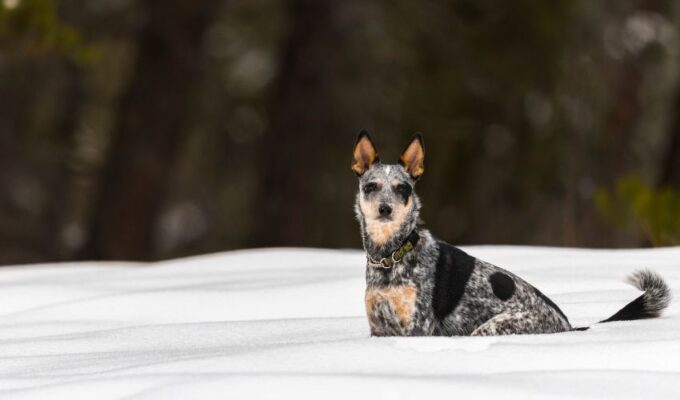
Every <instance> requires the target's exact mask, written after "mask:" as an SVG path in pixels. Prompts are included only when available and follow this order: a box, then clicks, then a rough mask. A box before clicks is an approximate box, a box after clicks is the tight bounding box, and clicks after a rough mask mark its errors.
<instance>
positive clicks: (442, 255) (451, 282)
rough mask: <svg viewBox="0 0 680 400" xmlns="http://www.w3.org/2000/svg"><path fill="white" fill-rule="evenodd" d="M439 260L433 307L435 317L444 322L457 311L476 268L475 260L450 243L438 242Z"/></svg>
mask: <svg viewBox="0 0 680 400" xmlns="http://www.w3.org/2000/svg"><path fill="white" fill-rule="evenodd" d="M437 245H438V247H439V258H438V259H437V269H436V272H435V278H434V292H433V294H432V307H433V309H434V315H435V317H437V318H438V319H440V320H442V319H444V318H445V317H446V316H447V315H449V314H451V313H452V312H453V310H455V309H456V306H458V303H459V302H460V299H461V297H463V292H464V291H465V285H466V284H467V282H468V280H469V279H470V275H471V274H472V270H473V269H474V267H475V259H474V257H471V256H470V255H468V254H467V253H465V252H464V251H462V250H460V249H458V248H455V247H453V246H451V245H450V244H448V243H444V242H437Z"/></svg>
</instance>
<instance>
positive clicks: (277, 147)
mask: <svg viewBox="0 0 680 400" xmlns="http://www.w3.org/2000/svg"><path fill="white" fill-rule="evenodd" d="M286 4H287V9H288V16H289V19H290V22H289V26H290V28H289V32H288V33H287V34H286V37H285V39H284V42H283V47H282V50H281V56H280V64H279V69H278V74H277V78H276V81H275V83H274V86H273V94H272V96H271V99H270V113H269V114H270V115H269V118H270V119H269V129H268V132H267V134H266V135H265V136H264V138H263V140H262V144H261V146H262V147H261V148H262V150H261V156H260V161H259V165H258V167H259V173H260V184H259V190H258V193H257V195H256V198H255V199H256V200H255V204H254V207H253V210H252V213H253V220H254V222H255V224H254V226H253V232H252V240H251V244H252V245H256V246H286V245H301V244H303V243H305V242H306V243H309V242H313V241H315V240H314V239H313V234H314V233H315V232H316V230H315V229H314V228H315V226H316V225H317V221H314V220H313V219H310V216H309V215H310V214H309V213H310V212H311V211H313V212H317V213H324V212H331V213H332V212H334V211H331V210H322V209H318V208H317V207H318V206H319V204H318V196H319V185H320V184H321V182H320V180H321V179H322V178H321V177H320V173H319V172H320V164H321V156H322V153H323V151H322V149H323V148H324V147H326V145H327V143H328V142H327V141H328V140H329V139H331V138H332V137H333V136H336V137H337V136H338V135H341V134H342V130H341V129H340V128H341V127H342V124H341V123H340V122H341V121H342V119H343V115H341V114H340V107H339V106H338V89H337V86H338V84H339V81H341V78H340V77H339V74H340V73H339V64H341V62H342V59H343V58H346V57H347V55H346V54H345V52H346V51H347V41H348V35H349V34H350V28H351V25H350V24H349V23H348V21H347V18H346V15H345V13H346V8H347V7H348V6H350V5H356V3H354V2H347V1H344V0H288V1H287V3H286ZM347 137H348V138H349V137H351V134H350V135H348V136H347ZM338 150H339V149H338ZM310 233H311V234H310Z"/></svg>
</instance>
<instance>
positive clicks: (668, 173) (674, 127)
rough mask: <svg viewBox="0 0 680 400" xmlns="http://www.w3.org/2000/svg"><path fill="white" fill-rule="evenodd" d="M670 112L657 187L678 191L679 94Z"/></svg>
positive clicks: (679, 149)
mask: <svg viewBox="0 0 680 400" xmlns="http://www.w3.org/2000/svg"><path fill="white" fill-rule="evenodd" d="M671 112H672V115H673V119H672V121H671V125H670V128H669V132H668V147H667V150H666V154H665V157H664V158H663V164H662V165H661V174H660V177H659V181H658V186H659V187H664V186H668V187H672V188H674V189H675V190H680V92H679V93H678V94H676V99H675V102H674V104H673V109H672V111H671Z"/></svg>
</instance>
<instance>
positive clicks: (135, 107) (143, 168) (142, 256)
mask: <svg viewBox="0 0 680 400" xmlns="http://www.w3.org/2000/svg"><path fill="white" fill-rule="evenodd" d="M218 4H219V1H218V0H163V1H162V0H146V1H143V2H142V3H141V6H142V10H143V12H144V13H145V17H146V20H145V21H144V23H143V25H142V27H141V30H140V32H139V37H138V49H137V59H136V61H135V64H134V68H133V72H132V77H131V80H130V82H129V85H128V87H127V90H126V91H125V92H124V94H123V97H122V99H121V101H120V104H119V106H118V112H117V117H116V121H115V123H114V129H113V132H112V140H111V145H110V150H109V154H108V159H107V164H106V165H105V166H104V169H103V173H102V176H101V179H100V180H99V183H98V184H99V185H100V187H99V189H98V194H97V198H96V199H95V202H94V207H93V210H92V218H91V221H90V227H89V228H90V231H89V238H88V243H87V244H86V246H85V248H84V251H83V254H82V256H83V258H88V259H120V260H149V259H151V258H153V255H154V242H153V232H154V228H155V226H156V221H157V219H158V214H159V209H160V206H161V205H162V201H163V200H164V196H165V193H166V191H167V189H168V187H169V185H170V184H171V177H172V172H173V166H174V164H175V162H176V159H177V155H178V152H179V150H180V148H181V144H182V143H183V139H184V137H185V136H186V128H187V122H188V120H189V119H190V118H191V116H192V115H193V114H192V113H193V109H192V103H191V102H190V99H191V97H192V91H194V90H195V89H196V88H197V83H198V81H199V76H200V71H201V64H202V62H203V61H204V60H203V58H204V57H203V52H202V37H203V34H204V32H205V30H206V28H207V27H208V26H209V25H210V22H211V21H212V18H213V17H214V15H215V11H216V7H217V5H218Z"/></svg>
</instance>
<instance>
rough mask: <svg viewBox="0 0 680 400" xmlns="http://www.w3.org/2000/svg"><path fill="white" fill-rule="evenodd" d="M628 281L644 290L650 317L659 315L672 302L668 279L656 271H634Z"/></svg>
mask: <svg viewBox="0 0 680 400" xmlns="http://www.w3.org/2000/svg"><path fill="white" fill-rule="evenodd" d="M626 282H627V283H629V284H630V285H632V286H634V287H635V288H637V289H639V290H641V291H643V292H644V293H643V295H642V297H643V299H644V301H643V303H644V308H645V311H646V312H647V313H648V316H649V317H658V316H660V315H661V311H662V310H663V309H665V308H667V307H668V305H669V304H670V302H671V299H672V295H671V290H670V288H669V287H668V284H667V283H666V281H665V280H664V279H663V278H662V277H661V276H660V275H659V274H657V273H656V272H654V271H651V270H649V269H642V270H638V271H635V272H633V273H632V274H630V275H629V276H628V277H627V278H626Z"/></svg>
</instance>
